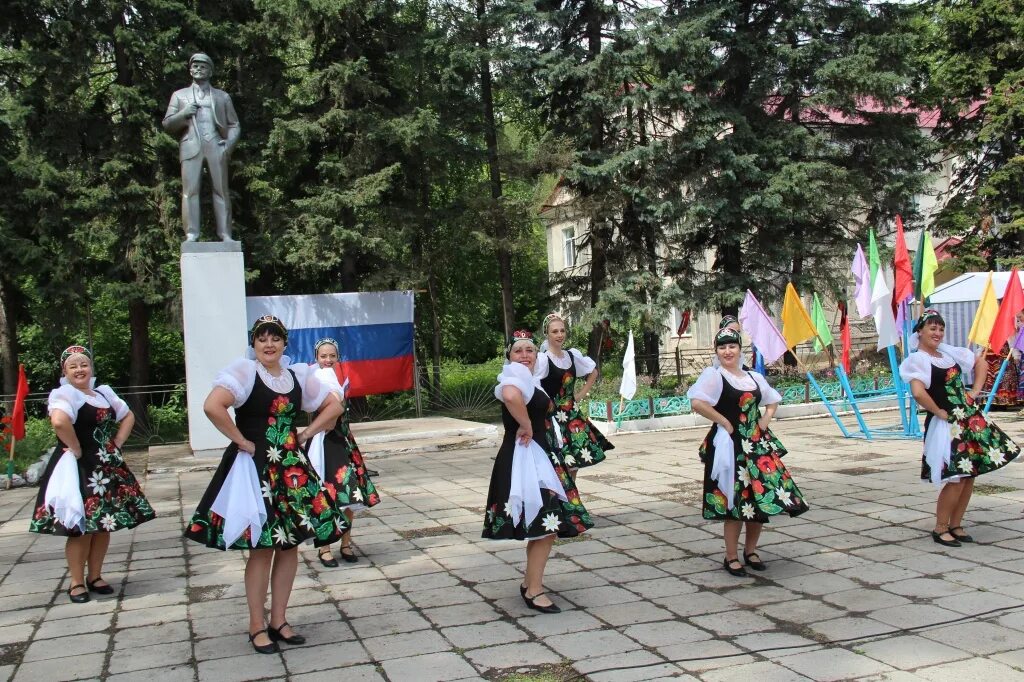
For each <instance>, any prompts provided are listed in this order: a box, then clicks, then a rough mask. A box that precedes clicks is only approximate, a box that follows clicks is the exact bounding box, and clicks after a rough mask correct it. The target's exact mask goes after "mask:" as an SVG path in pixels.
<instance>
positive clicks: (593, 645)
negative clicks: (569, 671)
mask: <svg viewBox="0 0 1024 682" xmlns="http://www.w3.org/2000/svg"><path fill="white" fill-rule="evenodd" d="M544 643H545V644H547V645H548V646H549V647H551V648H552V649H554V650H555V651H557V652H558V653H560V654H562V656H564V657H566V658H568V659H570V660H574V661H578V660H580V659H583V658H593V657H595V656H604V655H607V654H619V653H624V652H627V651H635V650H637V649H639V648H640V644H638V643H637V642H636V641H634V640H632V639H630V638H629V637H626V636H625V635H623V634H621V633H619V632H617V631H615V630H587V631H584V632H571V633H567V634H564V635H553V636H549V637H546V638H545V639H544Z"/></svg>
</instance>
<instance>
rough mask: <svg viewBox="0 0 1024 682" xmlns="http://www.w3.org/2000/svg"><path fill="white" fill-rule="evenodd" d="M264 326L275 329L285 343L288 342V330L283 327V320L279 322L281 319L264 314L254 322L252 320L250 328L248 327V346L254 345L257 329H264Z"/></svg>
mask: <svg viewBox="0 0 1024 682" xmlns="http://www.w3.org/2000/svg"><path fill="white" fill-rule="evenodd" d="M265 327H269V328H271V329H272V330H276V332H277V334H278V335H279V336H280V337H281V338H282V339H284V340H285V343H287V342H288V330H287V329H285V327H284V322H281V320H279V319H277V318H276V317H274V316H273V315H264V316H263V317H261V318H259V319H258V320H256V321H255V322H253V323H252V328H251V329H249V345H250V346H255V345H256V336H257V333H258V332H259V331H261V330H262V329H264V328H265Z"/></svg>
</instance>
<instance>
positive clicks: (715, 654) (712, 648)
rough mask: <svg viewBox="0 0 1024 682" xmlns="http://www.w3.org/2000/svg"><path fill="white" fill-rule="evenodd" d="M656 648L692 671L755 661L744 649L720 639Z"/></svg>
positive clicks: (681, 666) (674, 661)
mask: <svg viewBox="0 0 1024 682" xmlns="http://www.w3.org/2000/svg"><path fill="white" fill-rule="evenodd" d="M656 650H657V652H658V653H659V654H661V655H662V656H664V657H665V658H666V659H668V660H669V661H671V662H673V663H675V664H676V665H678V666H679V667H680V668H682V669H683V670H686V671H687V672H692V673H702V672H703V671H706V670H717V669H719V668H729V667H731V666H738V665H744V664H746V663H753V662H754V657H753V656H751V655H749V654H748V653H746V652H745V651H743V649H740V648H739V647H738V646H736V645H734V644H731V643H729V642H726V641H723V640H720V639H709V640H707V641H701V642H696V643H694V642H685V643H682V644H669V645H668V646H660V647H657V649H656Z"/></svg>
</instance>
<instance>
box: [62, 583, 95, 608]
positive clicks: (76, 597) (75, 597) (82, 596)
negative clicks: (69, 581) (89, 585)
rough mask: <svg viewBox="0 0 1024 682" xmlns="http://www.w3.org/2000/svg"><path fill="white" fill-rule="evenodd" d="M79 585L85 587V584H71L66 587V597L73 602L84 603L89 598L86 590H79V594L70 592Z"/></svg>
mask: <svg viewBox="0 0 1024 682" xmlns="http://www.w3.org/2000/svg"><path fill="white" fill-rule="evenodd" d="M79 587H81V588H82V589H85V585H72V586H71V587H69V588H68V599H70V600H71V601H72V603H74V604H84V603H85V602H87V601H89V599H91V597H90V596H89V592H88V590H86V591H85V592H80V593H79V594H71V593H72V592H74V591H75V590H77V589H78V588H79Z"/></svg>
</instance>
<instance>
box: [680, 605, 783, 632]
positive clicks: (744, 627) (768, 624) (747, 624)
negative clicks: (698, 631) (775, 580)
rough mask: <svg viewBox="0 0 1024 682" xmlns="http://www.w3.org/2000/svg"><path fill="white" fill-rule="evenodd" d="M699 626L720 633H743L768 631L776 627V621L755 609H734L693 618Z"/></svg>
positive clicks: (692, 620)
mask: <svg viewBox="0 0 1024 682" xmlns="http://www.w3.org/2000/svg"><path fill="white" fill-rule="evenodd" d="M690 622H691V623H693V624H694V625H697V626H698V627H702V628H704V629H706V630H710V631H712V632H714V633H716V634H719V635H727V636H728V635H743V634H746V633H748V632H766V631H768V630H773V629H775V623H773V622H772V621H770V620H768V619H767V618H765V617H764V616H762V615H760V614H758V613H757V612H755V611H732V612H730V613H728V614H717V613H716V614H710V615H707V616H697V617H695V618H691V619H690Z"/></svg>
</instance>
